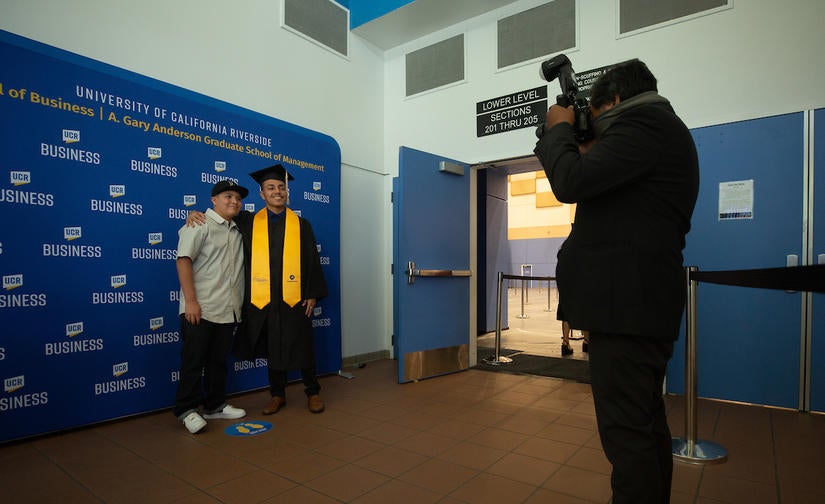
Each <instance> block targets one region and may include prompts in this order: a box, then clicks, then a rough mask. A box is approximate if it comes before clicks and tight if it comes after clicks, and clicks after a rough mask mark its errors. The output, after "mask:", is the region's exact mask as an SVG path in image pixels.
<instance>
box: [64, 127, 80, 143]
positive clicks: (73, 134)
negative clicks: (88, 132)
mask: <svg viewBox="0 0 825 504" xmlns="http://www.w3.org/2000/svg"><path fill="white" fill-rule="evenodd" d="M79 141H80V131H78V130H68V129H64V130H63V143H67V144H72V143H76V142H79Z"/></svg>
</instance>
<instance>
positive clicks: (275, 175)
mask: <svg viewBox="0 0 825 504" xmlns="http://www.w3.org/2000/svg"><path fill="white" fill-rule="evenodd" d="M249 176H250V177H252V178H253V179H255V182H257V183H258V185H260V184H263V183H264V181H266V180H269V179H274V180H283V181H284V182H286V181H287V180H295V177H293V176H292V175H291V174H290V173H289V172H288V171H286V168H284V167H283V165H281V164H276V165H272V166H267V167H266V168H263V169H260V170H258V171H254V172H252V173H250V174H249Z"/></svg>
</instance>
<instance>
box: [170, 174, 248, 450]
mask: <svg viewBox="0 0 825 504" xmlns="http://www.w3.org/2000/svg"><path fill="white" fill-rule="evenodd" d="M247 194H249V190H247V189H246V188H244V187H241V186H239V185H238V184H236V183H235V182H232V181H229V180H222V181H220V182H218V183H217V184H215V185H214V186H213V187H212V208H210V209H208V210H207V211H206V213H205V214H204V215H205V217H206V225H204V226H199V227H196V228H193V227H187V226H183V227H182V228H181V229H180V230H179V231H178V249H177V253H178V254H177V261H176V266H177V270H178V279H179V280H180V285H181V297H180V308H179V312H180V321H181V335H182V337H183V347H182V348H181V367H180V381H178V389H177V393H176V395H175V407H174V409H173V413H174V414H175V416H176V417H178V419H180V421H181V422H183V424H184V425H185V426H186V428H187V430H189V432H191V433H192V434H195V433H196V432H199V431H201V430H202V429H203V428H204V427H206V420H204V419H213V418H223V419H235V418H241V417H243V416H245V415H246V411H244V410H242V409H240V408H235V407H234V406H231V405H229V404H227V403H226V376H227V369H226V356H227V354H228V353H229V349H230V348H231V346H232V337H233V335H234V334H235V330H236V327H237V322H238V321H240V317H241V305H242V302H243V286H244V278H243V273H244V267H243V246H242V243H241V233H240V230H239V229H238V225H237V224H236V223H235V222H233V220H232V219H233V218H234V217H235V216H237V215H238V212H239V211H240V209H241V200H242V199H243V198H245V197H246V196H247ZM204 393H205V397H204ZM201 403H203V406H204V413H203V416H201V415H200V414H199V413H198V407H199V406H200V405H201Z"/></svg>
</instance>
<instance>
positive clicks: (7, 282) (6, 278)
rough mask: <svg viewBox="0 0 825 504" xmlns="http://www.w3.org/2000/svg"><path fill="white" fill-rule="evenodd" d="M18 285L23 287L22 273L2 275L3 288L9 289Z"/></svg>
mask: <svg viewBox="0 0 825 504" xmlns="http://www.w3.org/2000/svg"><path fill="white" fill-rule="evenodd" d="M19 287H23V274H22V273H18V274H17V275H3V289H5V290H7V291H9V290H12V289H17V288H19Z"/></svg>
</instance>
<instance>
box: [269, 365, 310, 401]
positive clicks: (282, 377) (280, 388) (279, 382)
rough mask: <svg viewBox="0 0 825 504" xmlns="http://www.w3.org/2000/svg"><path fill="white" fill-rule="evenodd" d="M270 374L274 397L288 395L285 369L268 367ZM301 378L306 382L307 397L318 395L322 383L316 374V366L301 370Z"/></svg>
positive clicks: (271, 392)
mask: <svg viewBox="0 0 825 504" xmlns="http://www.w3.org/2000/svg"><path fill="white" fill-rule="evenodd" d="M267 373H268V375H269V394H270V395H271V396H272V397H286V382H287V372H286V370H284V369H272V368H267ZM301 379H302V380H303V382H304V393H305V394H306V395H307V397H309V396H311V395H317V394H318V393H319V392H320V391H321V384H320V383H319V382H318V377H316V376H315V368H308V369H302V370H301Z"/></svg>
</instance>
